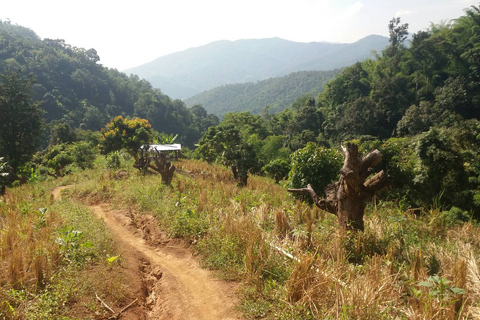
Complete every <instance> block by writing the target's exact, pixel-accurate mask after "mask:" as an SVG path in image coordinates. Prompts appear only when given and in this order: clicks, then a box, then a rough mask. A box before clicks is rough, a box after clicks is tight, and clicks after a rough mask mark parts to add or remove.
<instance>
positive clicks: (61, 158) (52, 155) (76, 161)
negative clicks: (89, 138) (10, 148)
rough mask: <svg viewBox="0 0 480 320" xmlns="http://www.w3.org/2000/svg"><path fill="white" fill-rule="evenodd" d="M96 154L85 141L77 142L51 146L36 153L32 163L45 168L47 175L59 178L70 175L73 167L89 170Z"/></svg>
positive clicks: (93, 148)
mask: <svg viewBox="0 0 480 320" xmlns="http://www.w3.org/2000/svg"><path fill="white" fill-rule="evenodd" d="M96 154H97V151H96V147H92V146H91V145H90V144H89V143H88V142H85V141H77V142H73V143H71V144H67V143H62V144H56V145H51V146H49V147H48V148H47V149H45V150H43V151H42V152H40V153H38V154H37V155H36V156H35V159H34V162H36V163H37V164H39V165H41V166H43V167H45V168H46V169H47V172H46V173H47V174H49V175H54V176H57V177H60V176H64V175H65V174H68V173H70V172H71V169H72V168H73V167H77V168H80V169H82V170H85V169H91V168H92V167H93V162H94V161H95V156H96ZM52 171H53V172H52Z"/></svg>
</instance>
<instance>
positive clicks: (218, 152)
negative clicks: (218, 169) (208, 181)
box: [197, 123, 258, 186]
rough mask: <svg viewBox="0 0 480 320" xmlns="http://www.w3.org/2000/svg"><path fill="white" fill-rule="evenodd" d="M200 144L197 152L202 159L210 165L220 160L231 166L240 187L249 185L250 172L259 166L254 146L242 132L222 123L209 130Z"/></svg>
mask: <svg viewBox="0 0 480 320" xmlns="http://www.w3.org/2000/svg"><path fill="white" fill-rule="evenodd" d="M247 129H248V128H247ZM198 144H199V147H198V149H197V152H198V154H199V155H200V157H201V158H202V159H204V160H206V161H207V162H209V163H210V162H213V161H215V160H220V161H221V162H223V164H225V165H226V166H229V167H230V169H231V170H232V173H233V177H234V178H235V179H236V180H238V182H239V186H245V185H246V184H247V180H248V173H249V171H250V170H251V169H253V168H254V167H256V166H257V165H258V162H257V154H256V152H255V148H254V146H253V144H252V143H250V142H249V141H248V140H247V139H243V138H242V135H241V134H240V131H239V130H238V129H237V128H236V127H234V126H233V125H223V123H222V124H221V125H218V126H216V127H211V128H209V129H208V130H207V132H205V133H204V134H203V136H202V138H201V139H200V141H199V142H198Z"/></svg>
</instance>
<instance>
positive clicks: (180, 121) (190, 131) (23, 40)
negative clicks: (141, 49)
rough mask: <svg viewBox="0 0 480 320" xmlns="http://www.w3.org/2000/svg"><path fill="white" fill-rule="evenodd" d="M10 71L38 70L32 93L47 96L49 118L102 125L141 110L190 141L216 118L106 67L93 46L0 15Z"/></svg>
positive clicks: (158, 126)
mask: <svg viewBox="0 0 480 320" xmlns="http://www.w3.org/2000/svg"><path fill="white" fill-rule="evenodd" d="M9 71H15V72H18V71H20V72H21V74H22V75H24V76H27V75H28V74H30V73H33V74H34V75H35V76H36V85H35V88H34V96H33V98H34V100H38V101H40V100H41V101H43V103H42V108H43V109H44V117H45V119H46V121H47V123H50V122H52V121H64V122H66V123H67V124H69V125H70V126H71V127H72V128H84V129H90V130H99V129H100V128H102V127H103V126H105V124H106V123H107V122H108V121H109V120H110V118H112V117H114V116H117V115H123V116H137V117H142V118H146V119H148V120H149V121H150V123H151V124H152V126H153V128H154V129H155V130H157V131H159V132H165V133H169V134H170V133H173V134H179V137H180V139H181V142H183V143H186V144H189V145H193V143H194V142H196V141H197V140H198V138H199V137H200V133H201V132H202V131H204V130H205V129H206V128H207V127H208V126H210V125H215V124H217V123H218V119H217V118H216V117H214V116H211V115H210V116H209V115H207V113H206V112H205V110H204V109H203V108H201V107H198V106H197V107H196V108H195V109H194V110H190V109H188V108H187V107H186V106H185V104H184V103H183V102H182V101H180V100H172V99H170V98H169V97H168V96H166V95H165V94H163V93H162V92H161V91H160V90H158V89H154V88H153V87H152V85H151V84H150V83H149V82H148V81H146V80H140V79H139V78H138V77H137V76H133V75H131V76H127V75H126V74H124V73H121V72H119V71H117V70H115V69H108V68H106V67H103V66H102V65H101V63H100V57H99V56H98V54H97V52H96V50H95V49H89V50H85V49H83V48H77V47H72V46H71V45H69V44H67V43H65V41H63V40H52V39H44V40H41V39H40V38H39V37H38V36H37V35H36V34H35V32H34V31H32V30H30V29H27V28H24V27H21V26H18V25H15V24H12V23H10V22H2V21H1V20H0V74H5V73H7V72H9Z"/></svg>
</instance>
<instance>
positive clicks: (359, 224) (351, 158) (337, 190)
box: [288, 143, 389, 230]
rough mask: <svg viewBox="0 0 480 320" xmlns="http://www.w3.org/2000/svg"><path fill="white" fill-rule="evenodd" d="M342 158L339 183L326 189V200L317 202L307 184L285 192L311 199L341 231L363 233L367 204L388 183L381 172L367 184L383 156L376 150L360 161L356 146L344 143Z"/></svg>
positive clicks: (315, 194) (316, 196) (315, 196)
mask: <svg viewBox="0 0 480 320" xmlns="http://www.w3.org/2000/svg"><path fill="white" fill-rule="evenodd" d="M343 157H344V161H343V167H342V169H341V170H340V179H339V180H338V181H337V182H334V183H330V184H329V185H327V186H326V187H325V195H326V197H325V199H320V197H319V196H318V195H317V193H316V192H315V190H314V189H313V188H312V186H311V185H310V184H308V185H307V187H306V188H300V189H288V191H289V192H292V193H296V194H305V195H310V197H311V198H312V200H313V202H314V203H315V205H316V206H317V207H318V208H320V209H322V210H326V211H328V212H330V213H332V214H334V215H336V216H337V217H338V224H339V227H340V228H342V229H346V230H349V229H350V230H363V228H364V223H363V215H364V211H365V205H366V202H367V200H369V199H370V198H371V197H372V196H373V195H374V194H375V193H376V192H377V191H379V190H380V189H382V188H383V187H385V186H386V185H388V184H389V179H388V176H387V174H386V173H385V171H383V170H382V171H380V172H379V173H377V174H375V175H374V176H372V177H371V178H370V179H368V180H366V179H367V178H368V176H369V175H370V173H371V172H372V170H373V169H372V168H373V167H374V166H375V165H377V164H378V163H379V162H380V161H381V160H382V154H381V153H380V151H378V150H375V151H372V152H370V153H369V154H368V155H366V156H365V157H364V158H363V159H360V157H359V152H358V146H357V145H355V144H350V143H347V145H346V147H345V148H343ZM292 170H293V168H292ZM312 182H314V181H312Z"/></svg>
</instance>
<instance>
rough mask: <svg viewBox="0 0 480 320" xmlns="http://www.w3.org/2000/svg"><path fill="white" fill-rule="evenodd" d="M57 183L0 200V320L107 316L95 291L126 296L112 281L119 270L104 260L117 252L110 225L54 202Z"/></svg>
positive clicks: (19, 191)
mask: <svg viewBox="0 0 480 320" xmlns="http://www.w3.org/2000/svg"><path fill="white" fill-rule="evenodd" d="M55 184H56V181H52V180H48V181H46V182H42V183H37V184H32V185H25V186H21V187H17V188H14V189H9V190H8V191H7V193H6V195H5V196H4V197H2V198H0V228H1V233H0V257H1V261H2V263H1V264H0V279H1V287H0V319H80V318H83V316H84V315H88V316H86V317H90V315H92V314H97V315H102V314H104V311H103V310H101V309H100V308H98V304H96V303H95V301H94V298H93V300H92V297H94V292H93V291H94V290H95V288H98V293H99V294H104V293H108V294H112V295H116V296H117V298H119V299H121V298H122V295H125V292H124V289H123V288H122V287H121V286H120V282H119V281H112V279H115V278H116V277H117V275H116V272H114V270H113V268H115V267H116V266H114V267H112V266H109V265H108V263H107V262H106V260H105V259H106V258H107V257H108V256H111V255H113V254H114V253H115V245H114V243H113V242H112V238H111V237H110V236H109V234H108V232H107V230H106V228H105V226H104V225H103V224H101V223H98V221H96V219H93V218H92V215H91V213H90V212H89V210H87V209H86V208H85V207H83V206H81V205H80V204H78V203H74V202H72V201H70V200H59V201H54V200H53V197H52V196H51V191H52V189H53V187H54V185H55ZM117 268H119V266H118V267H117ZM107 273H109V278H110V280H108V281H107V280H106V279H107V278H106V277H105V275H106V274H107ZM97 303H98V302H97Z"/></svg>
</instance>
